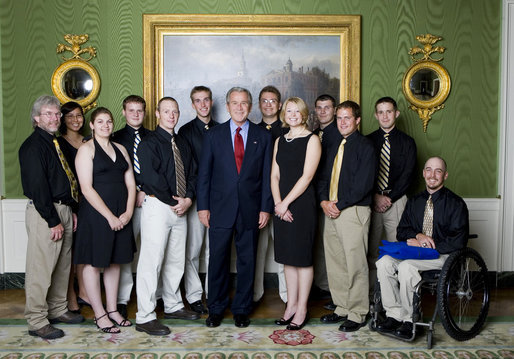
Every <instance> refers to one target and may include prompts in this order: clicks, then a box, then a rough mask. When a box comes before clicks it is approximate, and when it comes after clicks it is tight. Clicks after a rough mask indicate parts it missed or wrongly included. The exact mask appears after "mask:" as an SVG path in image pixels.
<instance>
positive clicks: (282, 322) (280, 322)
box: [275, 313, 296, 325]
mask: <svg viewBox="0 0 514 359" xmlns="http://www.w3.org/2000/svg"><path fill="white" fill-rule="evenodd" d="M295 314H296V313H294V314H293V315H291V318H289V319H284V318H280V319H277V320H275V324H276V325H288V324H289V323H291V321H292V320H293V318H294V315H295Z"/></svg>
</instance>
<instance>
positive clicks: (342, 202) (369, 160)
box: [318, 131, 376, 210]
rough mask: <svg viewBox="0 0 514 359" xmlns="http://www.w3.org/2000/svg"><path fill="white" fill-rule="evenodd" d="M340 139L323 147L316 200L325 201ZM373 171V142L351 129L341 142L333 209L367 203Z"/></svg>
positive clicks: (368, 202)
mask: <svg viewBox="0 0 514 359" xmlns="http://www.w3.org/2000/svg"><path fill="white" fill-rule="evenodd" d="M341 141H342V139H341ZM341 141H339V142H334V143H332V144H331V145H330V147H329V148H328V149H327V158H326V161H325V163H324V168H323V169H322V170H321V173H320V176H319V179H318V194H319V200H320V202H321V201H328V200H329V191H330V177H331V176H332V166H333V164H334V159H335V157H336V155H337V151H338V149H339V145H340V143H341ZM375 172H376V156H375V148H374V147H373V143H372V142H371V141H370V140H369V139H367V138H366V137H364V136H363V135H361V134H360V132H359V131H355V132H353V133H352V134H351V135H349V136H348V137H346V144H345V145H344V156H343V163H342V165H341V174H340V176H339V187H338V191H337V197H338V200H337V204H336V206H337V208H338V209H339V210H343V209H345V208H348V207H351V206H369V205H371V202H372V195H373V185H374V182H375Z"/></svg>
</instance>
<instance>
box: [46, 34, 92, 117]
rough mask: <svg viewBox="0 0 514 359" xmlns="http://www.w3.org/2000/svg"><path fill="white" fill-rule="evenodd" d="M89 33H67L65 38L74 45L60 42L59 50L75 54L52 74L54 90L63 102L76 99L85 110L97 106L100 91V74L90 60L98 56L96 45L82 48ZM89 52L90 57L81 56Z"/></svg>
mask: <svg viewBox="0 0 514 359" xmlns="http://www.w3.org/2000/svg"><path fill="white" fill-rule="evenodd" d="M88 38H89V37H88V35H87V34H84V35H65V36H64V39H65V40H66V41H68V42H69V43H70V44H71V45H72V46H66V45H63V44H59V45H58V46H57V52H58V53H59V52H63V51H71V52H73V56H72V57H71V58H69V59H67V58H65V57H64V56H63V59H64V60H65V61H64V62H63V63H62V64H61V65H60V66H58V67H57V69H55V71H54V73H53V75H52V91H53V93H54V95H55V97H57V98H58V99H59V101H61V103H65V102H69V101H75V102H77V103H78V104H79V105H81V106H82V108H83V109H84V112H86V111H88V110H89V109H91V108H93V107H95V106H96V102H95V101H96V99H97V98H98V93H99V92H100V76H98V72H97V71H96V69H95V68H94V67H93V66H92V65H91V64H90V63H89V62H88V61H89V60H90V59H92V58H93V57H95V56H96V49H95V48H94V47H91V46H90V47H87V48H84V49H82V50H81V49H80V45H81V44H83V43H84V42H86V41H87V40H88ZM86 52H87V53H89V55H90V57H89V58H88V59H83V58H82V57H80V55H81V54H83V53H86Z"/></svg>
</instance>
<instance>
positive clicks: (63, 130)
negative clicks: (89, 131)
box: [59, 101, 85, 135]
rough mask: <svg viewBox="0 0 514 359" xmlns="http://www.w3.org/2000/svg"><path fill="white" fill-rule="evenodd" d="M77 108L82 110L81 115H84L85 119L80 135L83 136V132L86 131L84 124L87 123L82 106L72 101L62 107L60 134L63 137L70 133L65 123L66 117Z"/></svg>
mask: <svg viewBox="0 0 514 359" xmlns="http://www.w3.org/2000/svg"><path fill="white" fill-rule="evenodd" d="M77 108H78V109H80V113H81V114H82V118H83V121H82V127H80V129H79V133H81V134H83V133H82V131H83V129H84V122H85V119H84V110H83V109H82V106H80V105H79V104H78V103H76V102H74V101H70V102H66V103H65V104H64V105H62V106H61V113H62V115H61V124H60V125H59V133H60V134H61V135H65V134H66V132H68V128H67V127H66V121H64V116H66V115H67V114H69V113H70V112H71V111H73V110H75V109H77Z"/></svg>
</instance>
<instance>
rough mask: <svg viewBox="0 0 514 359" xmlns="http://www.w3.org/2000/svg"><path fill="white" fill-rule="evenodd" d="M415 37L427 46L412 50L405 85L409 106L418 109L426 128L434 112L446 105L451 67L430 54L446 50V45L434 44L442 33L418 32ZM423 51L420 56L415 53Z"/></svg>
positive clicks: (403, 87)
mask: <svg viewBox="0 0 514 359" xmlns="http://www.w3.org/2000/svg"><path fill="white" fill-rule="evenodd" d="M416 39H418V41H420V42H421V43H422V44H423V45H424V46H423V48H420V47H413V48H411V49H410V51H409V54H411V55H412V59H413V60H414V64H412V65H411V66H410V67H409V68H408V69H407V71H406V72H405V75H404V76H403V81H402V89H403V94H404V95H405V98H406V99H407V101H409V102H410V104H411V106H409V108H410V109H412V110H414V111H416V112H417V113H418V115H419V117H420V119H421V120H422V121H423V131H424V132H426V130H427V126H428V121H430V119H431V116H432V114H433V113H434V112H435V111H437V110H440V109H442V108H444V101H445V100H446V98H447V97H448V95H449V94H450V88H451V80H450V75H449V74H448V71H446V69H445V68H444V67H443V66H442V65H441V64H439V63H438V61H440V60H442V58H441V59H437V60H434V59H433V58H432V57H431V56H430V55H431V54H432V53H434V52H439V53H443V52H444V50H445V48H444V47H441V46H432V45H433V44H434V43H435V42H437V41H439V40H440V39H441V38H440V37H435V36H433V35H430V34H426V35H420V36H417V37H416ZM417 54H422V55H423V57H422V58H420V59H416V58H414V55H417Z"/></svg>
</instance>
